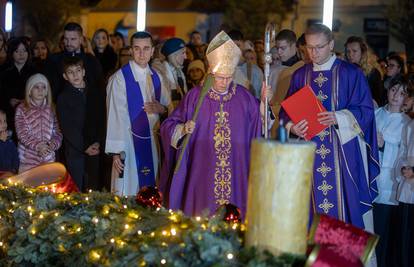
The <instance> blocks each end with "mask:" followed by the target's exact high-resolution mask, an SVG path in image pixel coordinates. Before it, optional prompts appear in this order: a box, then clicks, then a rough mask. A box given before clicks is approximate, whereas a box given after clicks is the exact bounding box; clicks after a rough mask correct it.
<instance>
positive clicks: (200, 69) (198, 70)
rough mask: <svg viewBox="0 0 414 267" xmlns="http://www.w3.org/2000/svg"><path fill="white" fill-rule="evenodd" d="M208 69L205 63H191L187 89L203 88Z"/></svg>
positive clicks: (188, 70) (198, 60)
mask: <svg viewBox="0 0 414 267" xmlns="http://www.w3.org/2000/svg"><path fill="white" fill-rule="evenodd" d="M205 73H206V68H205V67H204V63H203V61H201V60H200V59H196V60H194V61H191V63H190V64H189V65H188V68H187V87H188V89H192V88H194V87H196V86H201V84H202V83H203V80H204V75H205Z"/></svg>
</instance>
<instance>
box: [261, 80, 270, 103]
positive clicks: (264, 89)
mask: <svg viewBox="0 0 414 267" xmlns="http://www.w3.org/2000/svg"><path fill="white" fill-rule="evenodd" d="M266 97H267V102H268V103H269V102H270V100H272V98H273V91H272V87H271V86H270V85H268V86H266V83H265V82H263V83H262V92H261V97H260V99H261V100H262V102H263V103H266Z"/></svg>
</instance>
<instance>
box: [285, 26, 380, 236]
mask: <svg viewBox="0 0 414 267" xmlns="http://www.w3.org/2000/svg"><path fill="white" fill-rule="evenodd" d="M305 38H306V48H307V50H308V53H309V56H310V58H311V60H312V62H311V63H309V64H305V65H304V66H303V67H301V68H300V69H298V70H297V71H296V72H295V73H294V74H293V77H292V81H291V84H290V88H289V90H288V93H287V96H286V98H288V97H290V96H292V95H293V94H294V93H296V92H297V91H299V90H300V89H301V88H303V87H305V86H307V85H308V86H310V87H311V89H312V90H313V92H314V93H315V95H316V97H317V98H318V99H319V101H320V103H322V105H323V107H324V109H326V111H322V112H319V113H317V116H316V119H315V121H307V120H305V119H301V120H299V121H298V120H295V121H296V123H294V122H292V121H293V118H292V117H291V115H290V116H289V114H288V113H287V112H286V111H285V110H284V109H282V110H281V112H280V118H281V119H283V121H285V122H287V124H286V128H287V129H288V131H290V133H292V134H294V135H296V136H298V137H301V138H306V139H310V140H312V141H313V142H315V143H316V144H317V149H316V157H315V166H314V173H313V190H312V196H311V198H312V201H311V203H312V209H311V210H312V214H313V213H321V214H327V215H329V216H332V217H335V218H338V219H340V220H343V221H345V222H349V223H351V224H353V225H356V226H358V227H361V228H366V229H368V230H371V231H373V229H370V228H371V227H372V214H371V213H370V211H371V209H372V201H373V200H374V198H375V197H376V196H377V186H376V181H375V178H376V177H377V176H378V174H379V171H380V168H379V165H378V148H377V137H376V127H375V118H374V107H373V102H372V96H371V94H370V90H369V87H368V83H367V81H366V79H365V77H364V74H363V73H362V72H361V70H359V69H358V67H356V66H354V65H352V64H349V63H347V62H345V61H343V60H340V59H339V58H336V56H335V54H333V53H332V50H333V47H334V41H333V35H332V32H331V30H330V29H329V28H328V27H326V26H324V25H322V24H314V25H311V26H309V28H308V29H307V30H306V32H305ZM299 102H300V101H299ZM309 102H310V101H307V102H306V101H305V102H304V103H297V105H296V106H297V107H298V111H300V109H301V107H302V106H303V105H309ZM316 102H318V101H316ZM324 109H322V110H324ZM320 124H322V125H324V126H325V127H326V128H325V129H324V130H322V131H321V132H320V133H319V134H317V135H316V136H314V137H312V138H310V137H311V136H307V135H308V134H309V133H310V132H311V131H310V130H311V127H314V125H320ZM369 218H371V220H368V219H369Z"/></svg>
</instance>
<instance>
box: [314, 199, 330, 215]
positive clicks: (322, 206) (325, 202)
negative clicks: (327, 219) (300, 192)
mask: <svg viewBox="0 0 414 267" xmlns="http://www.w3.org/2000/svg"><path fill="white" fill-rule="evenodd" d="M318 207H319V208H320V209H323V212H325V213H326V214H328V212H329V210H330V209H332V208H333V207H334V204H332V203H331V202H329V200H328V199H327V198H325V199H324V200H323V202H322V203H321V204H319V205H318Z"/></svg>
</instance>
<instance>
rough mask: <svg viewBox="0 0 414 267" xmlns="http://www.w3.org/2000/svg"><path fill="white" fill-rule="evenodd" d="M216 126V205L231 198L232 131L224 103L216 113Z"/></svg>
mask: <svg viewBox="0 0 414 267" xmlns="http://www.w3.org/2000/svg"><path fill="white" fill-rule="evenodd" d="M214 116H215V117H216V124H215V126H214V137H213V140H214V150H215V152H216V159H217V161H216V167H215V172H214V197H215V199H216V204H218V205H222V204H227V203H229V200H230V197H231V178H232V177H231V176H232V171H231V167H230V162H229V158H230V154H231V129H230V125H229V121H228V117H229V113H228V112H225V111H223V103H221V104H220V111H219V112H215V113H214Z"/></svg>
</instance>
